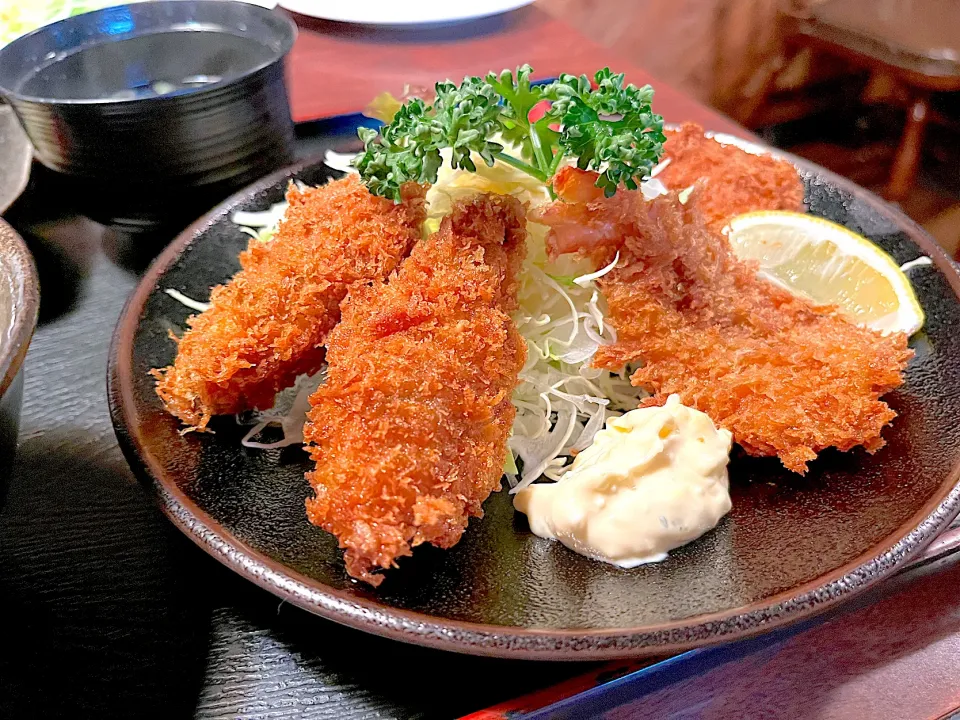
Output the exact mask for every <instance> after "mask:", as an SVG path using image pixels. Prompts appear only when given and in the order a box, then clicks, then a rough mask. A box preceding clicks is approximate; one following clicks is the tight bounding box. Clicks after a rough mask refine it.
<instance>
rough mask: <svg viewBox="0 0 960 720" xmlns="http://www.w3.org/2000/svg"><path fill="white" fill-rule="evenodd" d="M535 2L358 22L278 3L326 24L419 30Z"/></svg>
mask: <svg viewBox="0 0 960 720" xmlns="http://www.w3.org/2000/svg"><path fill="white" fill-rule="evenodd" d="M534 2H535V0H501V2H499V3H497V4H496V7H495V8H494V9H487V10H480V11H471V12H468V13H454V14H452V15H447V16H445V17H442V18H434V19H429V20H426V19H420V20H418V19H413V20H410V19H405V18H404V17H403V16H402V15H401V16H398V17H396V18H390V19H387V20H377V19H369V20H358V19H356V18H351V17H349V13H347V14H343V13H338V12H336V9H335V8H334V9H333V11H332V12H331V11H329V10H328V11H322V12H324V13H325V14H318V12H317V11H312V10H308V9H307V8H305V6H304V5H305V3H304V0H279V2H278V3H277V4H278V5H279V6H280V7H282V8H283V9H284V10H287V11H289V12H292V13H296V14H298V15H303V16H304V17H310V18H315V19H317V20H323V21H326V22H337V23H345V24H349V25H359V26H361V27H369V28H417V27H422V26H424V25H446V24H453V23H462V22H470V21H471V20H481V19H483V18H488V17H493V16H495V15H502V14H504V13H508V12H512V11H514V10H519V9H520V8H523V7H526V6H527V5H532V4H533V3H534Z"/></svg>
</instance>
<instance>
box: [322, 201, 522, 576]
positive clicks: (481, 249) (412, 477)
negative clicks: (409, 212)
mask: <svg viewBox="0 0 960 720" xmlns="http://www.w3.org/2000/svg"><path fill="white" fill-rule="evenodd" d="M525 238H526V220H525V217H524V209H523V207H522V206H521V205H520V203H519V202H518V201H517V200H515V199H513V198H510V197H504V196H498V195H481V196H478V197H476V198H473V199H470V200H464V201H459V202H457V203H456V204H455V205H454V207H453V210H452V213H451V215H449V216H448V217H446V218H444V220H443V222H442V224H441V226H440V229H439V231H438V232H436V233H435V234H434V235H432V236H430V237H429V238H427V239H426V240H422V241H421V242H420V243H418V244H417V245H416V247H414V249H413V251H412V252H411V254H410V256H409V257H408V258H407V259H406V260H404V261H403V263H402V264H401V266H400V268H399V270H398V271H397V273H396V274H395V275H393V276H392V277H391V278H390V279H389V281H388V282H387V283H386V284H375V285H373V286H371V287H363V288H356V289H354V290H352V291H351V293H350V296H349V297H348V299H347V300H346V301H345V302H344V305H343V318H342V320H341V322H340V324H339V325H338V326H337V327H336V328H335V329H334V331H333V332H332V333H330V337H329V339H328V343H327V361H328V363H329V367H328V369H327V381H326V384H324V385H322V386H321V387H320V388H319V389H318V390H317V391H316V393H314V395H313V396H312V397H311V398H310V402H311V405H312V408H311V410H310V412H309V415H308V424H307V426H306V428H305V430H304V438H305V440H306V442H307V444H308V448H309V450H310V454H311V457H312V459H313V460H314V462H315V463H316V469H315V470H314V471H313V472H311V473H308V475H307V479H308V480H309V481H310V484H311V485H312V486H313V489H314V491H315V496H314V497H312V498H310V499H308V500H307V515H308V516H309V518H310V521H311V522H313V523H314V524H315V525H319V526H320V527H322V528H324V529H325V530H327V531H328V532H331V533H333V534H334V535H336V536H337V538H338V539H339V541H340V546H341V547H342V548H345V549H346V552H345V554H344V558H345V561H346V567H347V572H348V573H349V574H350V575H352V576H353V577H355V578H358V579H360V580H364V581H366V582H368V583H370V584H371V585H374V586H376V585H379V584H380V582H381V581H382V580H383V575H382V574H380V572H379V571H380V570H381V569H387V568H390V567H393V566H394V565H395V564H396V559H397V558H399V557H402V556H405V555H410V554H411V552H412V549H413V548H414V547H416V546H417V545H420V544H421V543H425V542H428V543H432V544H434V545H436V546H438V547H442V548H449V547H451V546H452V545H454V544H456V543H457V541H458V540H459V539H460V536H461V535H462V534H463V531H464V530H465V529H466V527H467V522H468V520H469V518H470V517H471V516H472V517H480V516H482V514H483V513H482V510H481V507H480V506H481V504H482V503H483V501H484V500H486V499H487V497H488V496H489V495H490V493H491V492H493V491H494V490H495V489H497V488H499V486H500V478H501V474H502V468H503V462H504V458H505V457H506V451H507V449H506V448H507V438H508V435H509V433H510V428H511V427H512V424H513V418H514V415H515V410H514V406H513V404H512V402H511V400H510V397H511V394H512V392H513V389H514V387H515V386H516V384H517V376H518V374H519V372H520V369H521V368H522V367H523V363H524V360H525V358H526V346H525V344H524V341H523V339H522V338H521V336H520V335H519V333H518V332H517V329H516V327H515V326H514V324H513V321H512V320H511V318H510V315H509V313H510V312H511V311H512V310H514V309H515V308H516V304H517V287H518V280H517V275H518V272H519V268H520V263H521V261H522V259H523V255H524V251H525Z"/></svg>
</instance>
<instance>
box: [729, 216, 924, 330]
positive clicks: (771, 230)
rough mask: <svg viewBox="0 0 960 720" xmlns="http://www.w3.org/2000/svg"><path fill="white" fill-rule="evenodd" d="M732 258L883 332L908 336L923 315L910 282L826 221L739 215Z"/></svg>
mask: <svg viewBox="0 0 960 720" xmlns="http://www.w3.org/2000/svg"><path fill="white" fill-rule="evenodd" d="M728 237H729V239H730V245H731V246H732V248H733V251H734V252H735V253H736V254H737V257H739V258H741V259H750V260H756V261H757V262H758V263H760V274H761V275H763V276H765V277H766V278H767V279H770V280H772V281H774V282H776V283H777V284H779V285H781V286H783V287H785V288H786V289H787V290H790V291H791V292H793V293H795V294H797V295H800V296H802V297H805V298H807V299H808V300H810V301H812V302H814V303H816V304H818V305H836V306H838V307H839V309H840V311H841V312H843V313H844V314H845V315H847V316H848V317H849V318H850V319H851V320H853V321H854V322H856V323H857V324H860V325H865V326H867V327H870V328H872V329H874V330H879V331H881V332H904V333H906V334H907V335H912V334H913V333H915V332H916V331H917V330H919V329H920V328H921V327H922V326H923V319H924V318H923V310H922V309H921V308H920V303H919V302H917V296H916V294H915V293H914V292H913V287H912V286H911V284H910V280H909V279H907V276H906V275H904V274H903V272H902V271H901V270H900V266H899V265H897V263H896V261H894V259H893V258H892V257H890V256H889V255H888V254H887V253H885V252H884V251H883V250H881V249H880V248H879V247H877V246H876V245H874V244H873V243H872V242H870V240H868V239H867V238H865V237H863V236H862V235H858V234H857V233H855V232H852V231H850V230H848V229H847V228H845V227H843V226H842V225H837V224H836V223H832V222H830V221H829V220H824V219H823V218H820V217H816V216H814V215H805V214H803V213H794V212H785V211H762V212H751V213H745V214H743V215H738V216H737V217H735V218H733V219H732V220H731V221H730V224H729V236H728Z"/></svg>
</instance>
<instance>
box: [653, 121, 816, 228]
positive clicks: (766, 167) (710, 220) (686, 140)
mask: <svg viewBox="0 0 960 720" xmlns="http://www.w3.org/2000/svg"><path fill="white" fill-rule="evenodd" d="M664 134H665V135H666V136H667V141H666V142H665V143H664V145H663V157H662V160H663V161H669V162H668V163H667V165H666V166H665V167H664V168H663V170H662V171H661V172H660V174H659V175H658V176H657V179H658V180H660V181H661V182H662V183H663V184H664V185H665V186H667V187H668V188H670V189H672V190H683V189H684V188H688V187H690V186H691V185H695V184H697V183H703V184H704V185H705V188H706V192H704V193H703V194H701V196H700V212H701V213H702V214H703V217H704V220H705V221H706V223H707V225H709V226H710V227H711V228H713V229H714V230H721V229H722V228H723V226H724V225H726V224H727V221H728V220H730V218H732V217H734V216H735V215H740V214H741V213H745V212H752V211H754V210H794V211H800V210H803V183H802V182H801V181H800V177H799V176H798V175H797V170H796V168H795V167H794V166H793V165H791V164H790V163H788V162H786V161H785V160H779V159H777V158H775V157H772V156H770V155H753V154H751V153H748V152H746V151H745V150H741V149H740V148H738V147H737V146H736V145H721V144H720V143H719V142H717V141H716V140H714V139H713V138H709V137H706V136H705V135H704V134H703V128H702V127H700V126H699V125H697V124H695V123H684V124H683V125H681V126H680V127H679V128H678V129H676V130H670V129H667V130H665V131H664Z"/></svg>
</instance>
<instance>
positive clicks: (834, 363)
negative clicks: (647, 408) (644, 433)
mask: <svg viewBox="0 0 960 720" xmlns="http://www.w3.org/2000/svg"><path fill="white" fill-rule="evenodd" d="M564 175H565V176H564V178H563V182H562V183H558V185H557V187H558V188H563V187H567V188H569V189H570V190H569V193H567V196H569V197H577V198H579V199H581V200H582V199H583V195H584V193H586V192H588V190H586V189H585V188H586V187H587V186H586V185H585V184H586V183H589V184H590V185H591V186H592V183H593V182H594V180H595V177H591V174H590V173H584V172H582V171H576V170H570V171H567V172H566V173H565V174H564ZM578 186H579V190H577V189H576V188H577V187H578ZM706 192H709V190H706ZM561 196H562V197H563V196H564V195H563V193H562V194H561ZM700 200H701V196H700V195H698V194H697V193H694V194H693V195H692V196H691V197H690V198H689V199H688V200H687V203H686V204H685V205H684V204H682V203H680V201H679V199H678V197H677V193H670V194H669V195H667V196H661V197H658V198H656V199H654V200H651V201H647V200H644V199H643V197H642V195H641V194H640V192H628V191H623V190H621V191H620V192H618V193H617V194H616V195H615V196H613V197H612V198H604V197H602V194H597V193H595V194H594V199H592V200H589V201H586V202H575V203H565V202H557V203H554V204H553V205H552V206H550V207H549V208H547V209H545V210H544V211H543V213H542V217H541V218H540V221H541V222H543V223H545V224H547V225H550V226H551V227H553V228H554V230H552V231H551V233H553V232H557V233H559V234H558V236H557V237H555V238H553V239H552V241H551V242H552V246H553V247H554V248H555V249H556V250H558V251H560V252H572V251H581V252H584V253H586V254H588V255H590V256H591V257H592V258H593V259H594V262H595V263H596V264H597V266H598V267H601V266H603V265H605V264H606V263H609V262H610V261H611V260H612V259H613V257H614V254H615V253H616V252H618V251H619V253H620V260H619V262H618V264H617V266H616V268H615V269H614V270H613V271H611V272H610V273H608V274H606V275H604V276H603V277H602V278H601V279H600V280H599V281H598V284H599V286H600V288H601V290H602V291H603V294H604V296H605V298H606V301H607V305H608V308H609V309H608V313H607V318H608V320H609V322H610V323H611V325H612V326H613V327H614V328H615V329H616V331H617V342H616V343H615V344H613V345H606V346H601V347H600V349H599V350H598V352H597V354H596V356H595V358H594V365H595V366H597V367H602V368H606V369H609V370H614V371H616V370H620V369H621V368H623V367H624V366H625V365H627V364H628V363H637V362H639V363H642V367H641V368H640V369H639V370H637V371H636V372H635V373H634V374H633V376H632V378H631V380H632V382H633V384H634V385H637V386H640V387H643V388H645V389H647V390H648V391H649V392H651V393H653V397H652V398H650V399H648V400H647V401H645V402H646V404H659V403H662V402H663V401H664V400H665V399H666V397H667V396H668V395H671V394H673V393H676V394H678V395H679V396H680V398H681V399H682V401H683V402H684V403H685V404H687V405H689V406H691V407H694V408H696V409H698V410H701V411H703V412H705V413H706V414H707V415H709V416H710V418H711V419H712V420H713V421H714V422H715V423H717V424H718V425H720V426H721V427H724V428H726V429H728V430H730V431H731V432H732V433H733V437H734V440H735V441H736V442H737V443H739V444H740V445H741V446H742V447H743V448H744V450H746V451H747V452H748V453H749V454H751V455H759V456H773V455H776V456H777V457H779V458H780V460H781V461H782V462H783V464H784V466H785V467H787V468H788V469H790V470H793V471H794V472H797V473H800V474H803V473H804V472H806V470H807V463H808V462H809V461H811V460H813V459H814V458H815V457H816V456H817V453H818V452H820V451H821V450H824V449H825V448H828V447H836V448H839V449H840V450H849V449H851V448H853V447H855V446H858V445H862V446H864V447H865V448H866V449H867V451H869V452H874V451H876V450H877V449H878V448H880V447H881V446H882V445H883V444H884V441H883V439H882V438H881V436H880V431H881V430H882V428H883V427H884V426H885V425H886V424H887V423H889V422H890V421H891V420H892V419H893V418H894V417H895V416H896V413H895V412H894V411H893V410H891V409H890V407H889V406H888V405H887V404H886V403H885V402H883V401H882V400H880V396H882V395H883V394H884V393H886V392H889V391H890V390H892V389H894V388H896V387H898V386H900V385H901V384H902V382H903V375H902V373H903V370H904V368H905V367H906V365H907V362H908V361H909V359H910V358H911V357H912V355H913V351H912V350H910V349H909V348H908V347H907V337H906V336H905V335H904V334H902V333H894V334H890V335H888V336H884V335H881V334H880V333H878V332H874V331H872V330H869V329H866V328H862V327H859V326H857V325H854V324H853V323H851V322H849V321H848V320H846V319H845V318H844V317H842V316H841V315H840V314H838V313H837V312H836V311H835V309H834V308H829V307H815V306H813V305H811V304H810V303H809V302H807V301H806V300H803V299H801V298H799V297H797V296H795V295H792V294H791V293H789V292H788V291H786V290H784V289H781V288H779V287H777V286H776V285H774V284H772V283H771V282H768V281H767V280H764V279H762V278H760V277H758V276H757V268H756V266H755V265H753V264H751V263H747V262H743V261H740V260H739V259H737V257H736V256H735V255H734V253H733V251H732V250H731V248H730V245H729V243H728V242H727V239H726V238H725V237H724V236H722V235H720V234H719V233H717V232H716V231H714V230H712V229H711V228H709V227H707V225H706V224H705V222H704V218H703V216H702V214H701V213H700V211H699V208H698V205H699V202H700ZM578 239H579V241H580V242H579V243H578ZM578 245H579V246H578Z"/></svg>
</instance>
